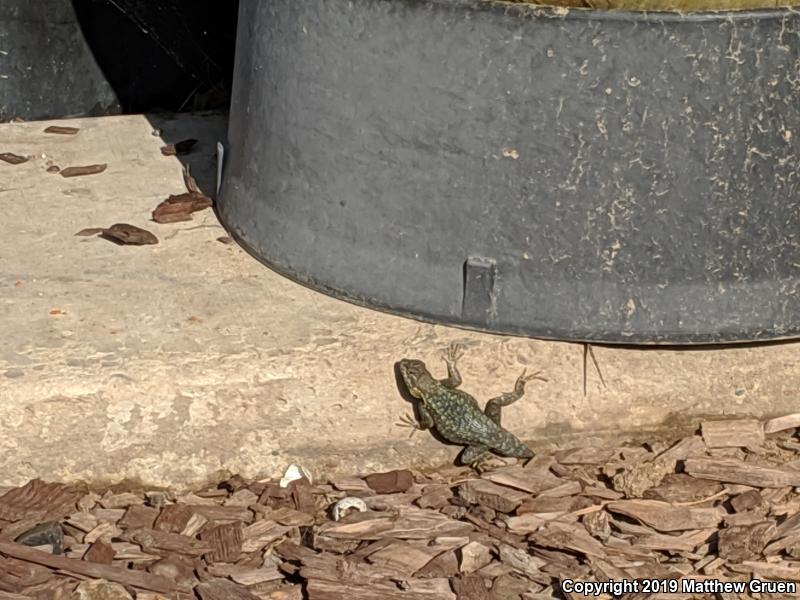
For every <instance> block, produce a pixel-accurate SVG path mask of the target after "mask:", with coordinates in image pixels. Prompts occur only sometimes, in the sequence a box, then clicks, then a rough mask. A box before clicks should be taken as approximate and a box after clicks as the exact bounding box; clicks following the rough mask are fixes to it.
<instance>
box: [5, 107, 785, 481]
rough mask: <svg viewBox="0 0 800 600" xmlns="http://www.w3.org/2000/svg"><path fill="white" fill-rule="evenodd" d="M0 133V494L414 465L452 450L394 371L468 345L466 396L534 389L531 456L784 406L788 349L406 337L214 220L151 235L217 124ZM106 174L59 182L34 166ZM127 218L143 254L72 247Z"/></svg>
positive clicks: (210, 173)
mask: <svg viewBox="0 0 800 600" xmlns="http://www.w3.org/2000/svg"><path fill="white" fill-rule="evenodd" d="M53 123H57V122H49V123H46V124H44V123H10V124H4V125H0V152H14V153H17V154H24V155H27V154H31V155H34V158H33V159H32V160H30V161H28V162H27V163H24V164H21V165H16V166H12V165H9V164H6V163H3V162H0V208H2V219H1V220H0V232H2V235H1V236H0V289H2V293H0V340H2V343H1V344H0V485H15V484H20V483H22V482H24V481H26V480H27V479H29V478H31V477H43V478H47V479H58V480H67V481H69V480H78V479H82V480H89V481H92V482H95V483H108V482H118V481H121V480H126V479H127V480H132V481H138V482H141V483H143V484H145V485H154V486H155V485H157V486H170V487H174V488H186V487H188V486H190V485H192V484H196V483H202V482H204V481H205V480H208V479H210V478H213V477H215V476H217V475H218V474H219V473H220V472H223V471H230V472H240V473H243V474H244V475H246V476H252V477H255V476H261V475H269V476H274V475H276V474H279V473H281V472H282V471H283V470H284V468H285V467H286V465H287V464H288V463H290V462H299V463H302V464H304V465H306V466H308V467H309V468H310V469H311V470H312V471H315V472H317V473H320V472H325V473H333V472H344V471H347V472H357V471H365V470H373V469H388V468H395V467H401V466H402V467H408V466H416V467H425V466H429V465H435V464H440V463H443V462H446V461H449V460H452V459H453V457H454V456H455V455H456V453H457V452H458V450H459V449H458V448H456V447H451V446H445V445H442V444H440V443H439V442H437V441H436V440H435V439H433V438H432V437H431V436H430V435H429V434H428V433H417V434H416V435H415V436H414V437H413V438H411V439H409V438H408V430H406V429H401V428H399V427H396V426H395V425H394V423H396V422H397V419H398V417H399V416H400V415H401V414H403V413H406V412H409V410H410V405H409V404H408V403H407V402H406V401H405V400H404V399H403V398H402V396H401V395H400V393H399V391H398V387H397V383H396V381H395V376H394V370H393V363H394V362H395V361H397V360H398V359H400V358H402V357H405V356H414V357H419V358H422V359H424V360H426V361H430V364H431V366H432V368H433V370H434V371H435V373H443V371H444V369H443V363H441V362H440V360H439V358H438V355H439V353H440V351H441V350H442V348H443V347H445V346H446V345H447V344H448V343H449V342H451V341H458V342H462V343H464V344H466V345H467V347H468V349H467V354H466V356H465V358H464V359H463V364H462V371H463V374H464V379H465V382H464V389H465V390H467V391H469V392H472V393H474V394H475V395H476V396H477V397H478V398H479V399H480V400H481V401H483V400H485V399H487V398H489V397H491V396H493V395H496V394H498V393H500V392H503V391H507V390H509V389H511V387H513V383H514V380H515V378H516V377H517V375H518V374H519V372H520V371H521V370H522V369H523V368H524V367H528V368H529V369H544V370H545V372H546V375H547V376H548V378H549V379H550V381H549V383H535V384H532V385H530V388H529V392H528V394H527V396H526V397H525V398H524V399H523V400H521V401H520V402H518V403H517V404H514V405H512V406H510V407H509V408H507V409H506V412H505V414H506V415H507V416H506V418H505V421H504V422H505V423H506V424H507V425H508V426H509V427H510V428H511V429H512V430H513V431H515V432H517V433H518V434H519V435H520V436H521V437H522V438H524V439H526V440H528V441H530V442H532V444H533V446H534V447H537V446H547V445H551V444H569V443H570V442H571V441H572V440H575V439H576V438H580V440H581V441H582V442H586V441H587V438H589V437H592V436H597V437H601V436H609V435H611V436H614V437H618V438H620V437H622V436H625V435H638V434H642V435H643V434H645V433H648V434H650V433H652V432H653V431H659V430H661V431H664V432H666V434H667V435H670V434H675V435H677V434H678V433H679V432H683V431H685V430H686V429H688V428H691V427H693V426H694V425H695V424H696V422H697V419H698V418H699V417H700V416H702V415H710V414H713V415H751V416H772V415H777V414H783V413H786V412H796V411H797V392H796V390H797V389H798V388H800V385H799V384H800V347H799V346H798V345H796V344H775V345H768V346H760V347H753V348H748V347H738V348H731V349H725V350H694V351H676V350H663V349H660V350H631V349H623V348H600V347H595V349H594V351H595V354H596V356H597V359H598V362H599V364H600V366H601V368H602V370H603V373H604V376H605V379H606V382H607V387H605V388H604V387H603V386H602V385H601V384H600V381H599V378H598V377H597V374H596V372H595V371H594V369H593V368H592V367H591V364H590V368H589V371H588V375H589V381H588V390H587V391H588V393H587V395H585V396H584V394H583V347H582V346H581V345H578V344H566V343H554V342H542V341H536V340H528V339H520V338H505V337H501V336H493V335H485V334H479V333H474V332H468V331H461V330H458V329H451V328H445V327H438V326H432V325H426V324H421V323H417V322H415V321H412V320H408V319H403V318H399V317H395V316H389V315H384V314H381V313H378V312H374V311H370V310H367V309H363V308H358V307H355V306H352V305H350V304H347V303H345V302H342V301H339V300H335V299H332V298H328V297H326V296H323V295H320V294H318V293H315V292H313V291H311V290H308V289H306V288H304V287H302V286H300V285H297V284H295V283H293V282H291V281H288V280H286V279H284V278H283V277H281V276H279V275H276V274H275V273H273V272H272V271H270V270H269V269H267V268H265V267H264V266H262V265H261V264H260V263H258V262H257V261H256V260H254V259H253V258H252V257H250V256H249V255H248V254H246V253H245V252H244V251H242V250H241V249H240V248H238V247H237V246H235V245H225V244H222V243H220V242H218V241H217V238H218V237H220V236H222V235H225V232H224V230H223V229H222V228H221V226H220V225H219V223H218V221H217V220H216V218H215V215H214V213H213V212H211V211H205V212H204V213H200V214H198V215H196V216H195V220H194V221H192V222H186V223H178V224H171V225H158V224H155V223H153V222H151V221H150V212H151V211H152V209H153V208H154V207H155V206H156V205H157V204H158V203H159V202H160V201H161V200H163V199H164V198H166V196H167V195H168V194H171V193H177V192H181V191H183V182H182V177H181V163H180V162H179V161H178V160H177V159H176V158H174V157H172V158H168V157H164V156H162V155H161V153H160V152H159V148H160V146H161V145H163V144H164V141H163V140H162V139H161V138H160V137H158V136H154V135H153V134H152V132H153V129H154V127H155V128H159V129H161V131H162V135H163V138H164V140H167V141H177V140H179V139H182V138H185V137H195V138H198V139H199V140H200V143H199V144H198V146H197V151H196V153H194V154H192V155H190V156H189V158H190V159H191V161H192V169H193V172H194V173H195V174H196V175H197V176H198V179H199V180H200V183H201V185H202V186H204V188H205V189H208V190H209V191H210V190H212V189H213V181H214V170H215V161H214V158H213V151H214V146H215V142H216V140H217V139H219V138H221V137H222V136H223V132H224V127H225V123H224V118H223V117H220V116H181V117H178V118H176V119H171V118H151V119H149V120H148V119H147V118H145V117H143V116H128V117H105V118H97V119H82V120H72V121H68V122H60V123H59V124H65V125H71V126H77V127H80V132H79V133H78V134H77V135H75V136H58V135H50V134H45V133H43V129H44V127H45V126H46V125H50V124H53ZM50 161H52V163H55V164H57V165H59V166H61V167H66V166H71V165H86V164H91V163H99V162H106V163H108V169H107V170H106V172H104V173H102V174H99V175H93V176H85V177H76V178H71V179H65V178H62V177H60V176H59V175H54V174H50V173H47V172H46V168H47V166H48V163H49V162H50ZM116 222H128V223H131V224H134V225H138V226H141V227H145V228H147V229H149V230H150V231H152V232H153V233H155V234H156V235H157V236H158V237H159V239H160V243H159V244H158V245H155V246H143V247H122V246H116V245H114V244H112V243H110V242H107V241H104V240H102V239H99V238H84V237H75V236H74V234H75V233H76V232H77V231H79V230H81V229H83V228H86V227H102V226H108V225H111V224H112V223H116Z"/></svg>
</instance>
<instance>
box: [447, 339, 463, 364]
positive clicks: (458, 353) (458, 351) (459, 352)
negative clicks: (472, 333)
mask: <svg viewBox="0 0 800 600" xmlns="http://www.w3.org/2000/svg"><path fill="white" fill-rule="evenodd" d="M462 356H464V346H462V345H461V344H457V343H455V342H453V343H452V344H450V345H449V346H448V347H447V350H445V351H444V353H443V354H442V358H444V361H445V362H446V363H448V364H450V363H453V364H455V363H456V362H458V361H459V360H460V359H461V357H462Z"/></svg>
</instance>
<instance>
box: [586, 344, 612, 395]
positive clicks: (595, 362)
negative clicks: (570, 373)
mask: <svg viewBox="0 0 800 600" xmlns="http://www.w3.org/2000/svg"><path fill="white" fill-rule="evenodd" d="M586 348H587V350H588V351H589V356H591V357H592V362H593V363H594V368H595V369H597V374H598V375H599V376H600V383H602V384H603V387H604V388H606V389H608V386H607V385H606V380H605V377H603V372H602V371H601V370H600V365H598V364H597V359H596V358H595V357H594V350H592V345H591V344H586ZM584 360H585V358H584ZM584 368H585V367H584Z"/></svg>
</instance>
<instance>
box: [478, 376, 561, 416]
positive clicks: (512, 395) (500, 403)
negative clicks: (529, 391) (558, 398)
mask: <svg viewBox="0 0 800 600" xmlns="http://www.w3.org/2000/svg"><path fill="white" fill-rule="evenodd" d="M526 371H527V369H526V370H525V371H523V372H522V375H520V376H519V377H517V382H516V384H514V391H513V392H508V393H506V394H501V395H499V396H497V398H492V399H491V400H489V401H488V402H487V403H486V408H485V409H484V411H483V413H484V414H485V415H486V416H487V417H489V418H490V419H491V420H492V421H494V422H495V423H497V424H498V425H500V410H501V409H502V408H503V407H504V406H508V405H509V404H512V403H514V402H516V401H517V400H519V399H520V398H522V396H524V395H525V384H526V383H527V382H529V381H531V380H533V379H539V380H540V381H547V379H545V378H544V377H540V376H539V374H540V373H541V371H536V373H533V374H531V375H526V374H525V372H526Z"/></svg>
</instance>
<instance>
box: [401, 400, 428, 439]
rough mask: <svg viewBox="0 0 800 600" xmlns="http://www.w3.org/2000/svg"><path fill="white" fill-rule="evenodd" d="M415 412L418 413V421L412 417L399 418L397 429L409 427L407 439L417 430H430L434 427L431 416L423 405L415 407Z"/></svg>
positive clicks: (406, 415)
mask: <svg viewBox="0 0 800 600" xmlns="http://www.w3.org/2000/svg"><path fill="white" fill-rule="evenodd" d="M417 412H418V413H419V420H417V419H415V418H414V417H413V416H412V415H409V414H405V415H403V416H401V417H400V422H399V423H397V426H398V427H410V428H411V433H410V434H409V436H408V437H411V436H412V435H414V433H415V432H416V431H417V430H420V431H422V430H424V429H430V428H431V427H433V425H434V421H433V415H432V414H431V413H430V411H429V410H428V409H427V408H425V405H424V404H419V405H417Z"/></svg>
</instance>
